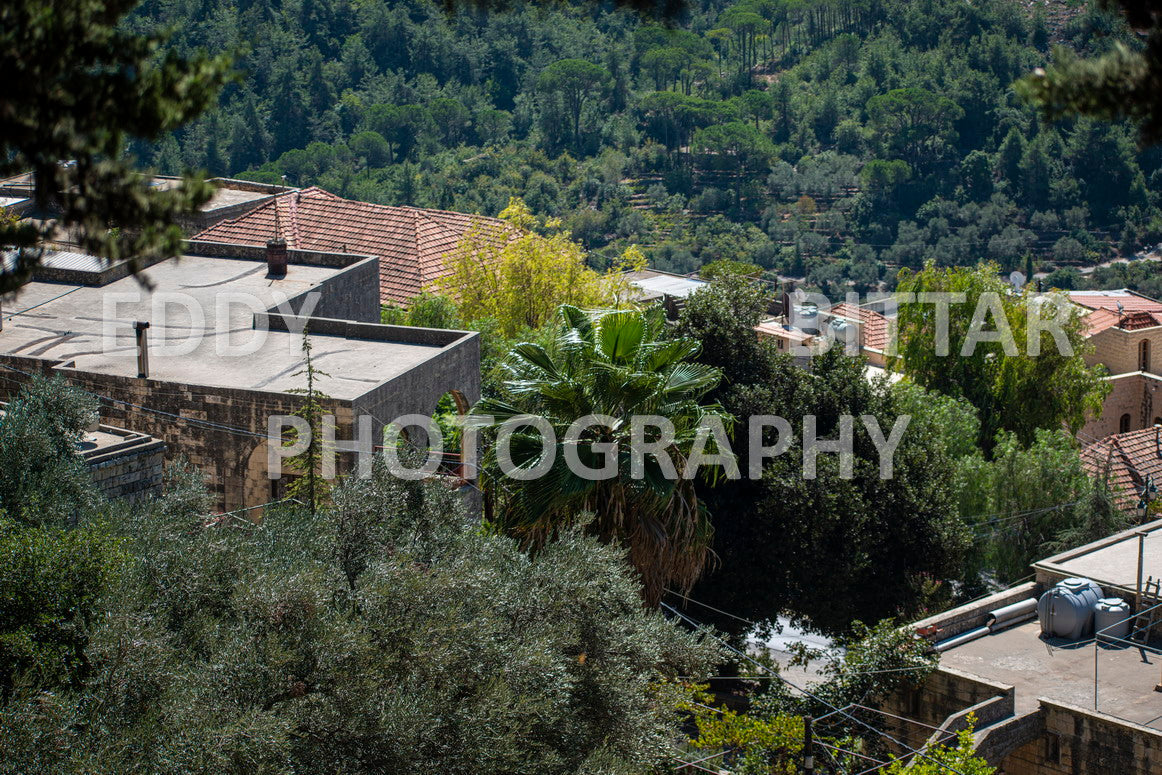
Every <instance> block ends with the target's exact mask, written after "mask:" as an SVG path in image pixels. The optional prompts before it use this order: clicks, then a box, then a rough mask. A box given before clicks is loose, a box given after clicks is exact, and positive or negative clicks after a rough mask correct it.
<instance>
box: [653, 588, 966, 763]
mask: <svg viewBox="0 0 1162 775" xmlns="http://www.w3.org/2000/svg"><path fill="white" fill-rule="evenodd" d="M661 605H662V607H663V608H666V609H668V610H669V611H671V612H672V613H674V614H676V615H677V616H679V617H681V618H682V619H684V620H686V621H687V622H689V623H690V624H691V625H693V626H694V627H698V628H703V629H705V628H704V627H703V625H702V624H701V623H700V622H697V621H695V620H694V619H692V618H690V617H689V616H687V615H686V614H684V613H682V612H681V611H679V610H678V609H676V608H674V607H673V606H671V605H669V604H668V603H662V604H661ZM707 632H708V634H709V635H710V637H712V638H714V639H715V640H717V641H718V642H719V643H721V644H722V645H723V646H725V647H726V649H727V650H728V651H731V652H733V653H735V654H737V655H738V656H740V657H742V658H743V659H745V660H747V661H748V662H751V663H752V664H754V665H755V666H757V667H760V668H762V669H763V670H765V671H767V672H768V673H772V675H775V676H777V677H778V678H779V680H780V681H781V682H782V683H784V684H786V685H787V686H789V687H790V688H792V689H794V690H795V691H797V692H799V693H800V694H802V695H803V696H805V697H807V698H809V699H811V700H814V701H815V702H817V703H819V704H820V705H822V706H824V707H825V708H830V709H831V710H834V711H837V712H838V713H839V714H840V715H842V716H844V717H845V718H848V719H850V720H851V721H854V722H855V723H856V724H859V725H860V726H862V727H864V728H866V729H868V730H870V731H872V732H874V733H875V734H877V735H879V736H880V737H883V738H884V739H885V740H888V741H890V742H892V743H895V744H896V745H898V746H899V747H900V748H902V749H904V750H906V751H908V752H909V753H911V754H915V755H916V756H920V757H921V758H924V759H927V760H929V761H931V762H933V763H934V764H939V765H940V766H942V767H944V768H946V769H948V770H949V771H951V772H952V773H953V775H965V774H964V773H963V772H961V771H960V770H957V769H954V768H953V767H951V766H949V765H947V764H943V763H942V762H939V761H937V760H936V759H934V758H932V757H931V756H929V755H928V754H926V753H924V752H923V751H919V750H917V749H915V748H912V747H911V746H909V745H906V744H905V743H903V742H902V741H900V740H897V739H896V738H895V737H893V736H892V735H891V734H889V733H887V732H885V731H883V730H882V729H878V728H876V727H875V726H873V725H871V724H869V723H867V722H866V721H863V720H862V719H859V718H856V717H855V716H853V715H852V714H850V713H848V712H847V711H845V710H841V709H839V708H836V707H835V706H834V705H832V704H831V703H829V702H827V701H826V700H824V699H822V698H821V697H818V696H817V695H815V694H813V693H812V692H810V691H807V690H806V689H803V688H802V687H800V686H798V685H796V684H795V683H794V682H793V681H790V680H788V679H787V678H785V677H783V676H781V675H779V674H778V673H774V672H773V671H772V670H771V669H770V668H768V667H767V666H766V665H764V664H762V663H761V662H759V661H758V660H756V659H754V658H752V657H751V656H750V655H749V654H746V653H744V652H742V651H739V650H738V649H736V648H735V647H734V646H732V645H731V644H730V643H728V642H726V641H725V640H723V639H722V638H720V637H718V636H717V635H715V634H714V632H713V631H712V630H707Z"/></svg>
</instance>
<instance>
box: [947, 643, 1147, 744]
mask: <svg viewBox="0 0 1162 775" xmlns="http://www.w3.org/2000/svg"><path fill="white" fill-rule="evenodd" d="M1093 655H1094V647H1093V640H1092V639H1088V640H1084V641H1080V642H1076V643H1071V642H1068V641H1065V640H1062V639H1060V638H1047V639H1042V638H1041V626H1040V624H1038V623H1037V621H1036V620H1034V621H1031V622H1027V623H1025V624H1022V625H1020V626H1017V627H1012V628H1010V629H1007V630H1002V631H1000V632H998V633H995V634H992V635H986V636H984V637H983V638H977V639H976V640H973V641H969V642H968V643H965V644H964V645H961V646H957V647H956V648H954V649H951V650H949V651H946V652H944V654H942V655H941V659H940V664H941V666H942V667H951V668H953V669H956V670H961V671H963V672H965V673H970V674H972V675H977V676H980V677H982V678H986V679H988V680H990V681H995V682H998V683H1002V684H1007V685H1009V686H1013V687H1014V688H1015V689H1016V691H1015V693H1014V699H1015V703H1016V712H1017V715H1024V714H1026V713H1032V712H1034V711H1036V710H1037V708H1038V707H1039V705H1040V702H1039V700H1040V699H1041V698H1046V699H1050V700H1056V701H1058V702H1063V703H1068V704H1071V705H1077V706H1080V707H1083V708H1089V709H1092V708H1093V707H1094V696H1093V689H1094V687H1093V669H1094V659H1093ZM1160 675H1162V657H1159V656H1158V655H1156V654H1150V653H1148V652H1146V651H1145V650H1141V649H1137V648H1132V647H1127V646H1112V645H1102V646H1100V647H1099V649H1098V678H1099V682H1098V706H1097V710H1098V711H1100V712H1102V713H1108V714H1111V715H1114V716H1118V717H1119V718H1123V719H1125V720H1127V721H1132V722H1135V723H1137V724H1141V725H1143V726H1148V727H1152V728H1154V729H1158V730H1162V693H1159V692H1156V691H1154V685H1155V684H1156V683H1158V682H1159V678H1160Z"/></svg>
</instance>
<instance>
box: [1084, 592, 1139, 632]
mask: <svg viewBox="0 0 1162 775" xmlns="http://www.w3.org/2000/svg"><path fill="white" fill-rule="evenodd" d="M1130 619H1131V616H1130V604H1129V603H1127V602H1126V601H1125V600H1122V599H1121V598H1120V597H1104V598H1102V599H1101V600H1099V601H1097V604H1096V605H1095V606H1094V607H1093V630H1094V632H1095V633H1101V635H1100V636H1099V637H1100V638H1101V639H1102V640H1106V641H1111V642H1114V641H1119V640H1125V639H1126V638H1128V637H1129V635H1130Z"/></svg>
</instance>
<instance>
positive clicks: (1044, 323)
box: [893, 263, 1109, 449]
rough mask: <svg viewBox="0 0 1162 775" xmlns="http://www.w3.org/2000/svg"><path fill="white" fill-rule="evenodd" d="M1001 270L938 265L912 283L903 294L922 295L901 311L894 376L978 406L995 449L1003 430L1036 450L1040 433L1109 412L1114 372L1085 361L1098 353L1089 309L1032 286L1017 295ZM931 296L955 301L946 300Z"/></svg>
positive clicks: (909, 278)
mask: <svg viewBox="0 0 1162 775" xmlns="http://www.w3.org/2000/svg"><path fill="white" fill-rule="evenodd" d="M996 269H997V267H995V266H992V265H989V264H983V265H981V267H979V268H978V269H975V270H968V269H960V268H956V269H941V268H939V267H936V266H935V265H933V264H931V263H930V264H928V265H926V266H925V267H924V269H923V270H921V271H919V272H917V273H915V274H908V275H905V276H904V277H903V278H902V279H901V281H900V284H899V286H898V289H897V290H898V291H899V292H901V293H907V294H913V295H912V296H910V297H908V299H907V300H906V301H904V302H903V303H901V304H900V308H899V316H898V324H897V325H898V339H899V343H898V350H897V355H896V356H895V357H894V359H893V364H894V365H893V368H895V369H897V370H899V371H901V372H902V373H904V374H906V375H907V376H908V377H909V378H910V379H912V380H913V381H914V382H916V384H918V385H920V386H922V387H925V388H928V389H931V390H937V391H940V392H941V393H945V394H947V395H950V396H953V397H958V398H965V399H967V400H968V401H969V402H970V403H971V404H972V405H973V406H975V407H976V408H977V409H978V410H979V412H980V419H981V426H980V438H979V443H980V444H981V446H982V447H984V448H985V449H989V448H991V446H992V444H993V441H994V437H995V435H996V432H997V431H998V430H1007V431H1011V432H1013V433H1016V434H1017V437H1018V438H1019V439H1020V440H1021V442H1022V443H1024V444H1029V443H1031V442H1032V441H1033V439H1034V436H1035V433H1036V431H1037V429H1046V430H1057V429H1059V428H1061V427H1062V425H1065V426H1067V427H1069V428H1071V429H1074V430H1078V429H1080V428H1081V426H1082V425H1083V424H1084V423H1085V420H1086V418H1087V417H1089V416H1094V415H1095V414H1096V413H1097V412H1099V411H1100V409H1101V402H1102V400H1103V399H1104V398H1105V396H1106V394H1107V393H1108V392H1109V385H1108V383H1107V382H1106V381H1105V380H1104V379H1103V377H1104V373H1105V370H1104V368H1103V367H1101V366H1096V367H1093V368H1091V367H1089V366H1087V365H1086V363H1085V360H1084V358H1083V355H1084V353H1085V352H1086V348H1087V347H1090V346H1091V345H1089V344H1088V342H1087V340H1086V338H1085V335H1084V331H1085V323H1084V320H1083V319H1082V317H1081V313H1080V311H1079V309H1078V308H1077V307H1076V306H1075V305H1073V304H1070V303H1068V302H1067V301H1066V300H1064V299H1060V298H1057V297H1056V296H1054V295H1046V296H1043V297H1039V298H1038V297H1037V296H1036V294H1034V293H1032V292H1030V290H1029V289H1028V287H1026V288H1024V289H1022V290H1020V291H1017V290H1014V289H1013V287H1012V286H1010V285H1009V284H1007V283H1005V282H1004V281H1003V280H1001V279H1000V278H999V277H998V275H997V271H996ZM923 294H937V295H938V294H948V296H946V297H945V300H944V301H943V302H940V301H938V299H937V296H936V295H933V296H931V297H929V298H927V299H925V297H924V296H923ZM1049 326H1053V327H1054V328H1056V330H1057V332H1058V333H1053V331H1052V330H1051V329H1050V328H1049Z"/></svg>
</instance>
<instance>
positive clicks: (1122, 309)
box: [1118, 301, 1126, 317]
mask: <svg viewBox="0 0 1162 775" xmlns="http://www.w3.org/2000/svg"><path fill="white" fill-rule="evenodd" d="M1125 314H1126V308H1125V307H1124V306H1122V303H1121V302H1120V301H1119V302H1118V316H1119V317H1122V316H1124V315H1125Z"/></svg>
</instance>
